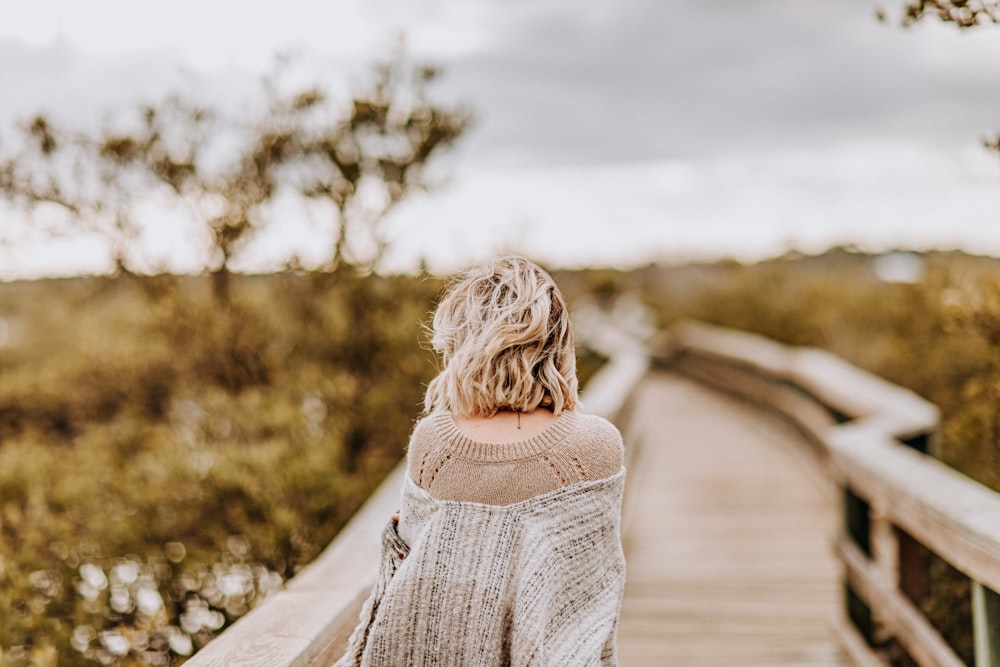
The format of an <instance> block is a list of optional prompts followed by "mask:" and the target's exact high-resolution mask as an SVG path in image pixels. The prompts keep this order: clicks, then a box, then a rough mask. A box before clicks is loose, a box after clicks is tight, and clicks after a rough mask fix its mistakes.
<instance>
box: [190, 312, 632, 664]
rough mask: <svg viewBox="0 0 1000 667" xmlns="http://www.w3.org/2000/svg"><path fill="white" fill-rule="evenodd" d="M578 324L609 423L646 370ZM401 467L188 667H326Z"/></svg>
mask: <svg viewBox="0 0 1000 667" xmlns="http://www.w3.org/2000/svg"><path fill="white" fill-rule="evenodd" d="M590 315H591V316H589V317H585V318H584V319H585V320H587V321H586V325H585V326H582V327H580V326H578V327H577V335H578V337H579V338H580V339H581V340H587V341H588V342H589V341H590V340H593V341H594V347H595V349H597V351H598V352H600V353H602V354H603V355H604V356H606V357H608V358H609V360H608V362H607V363H606V364H604V366H602V367H601V368H600V369H599V370H598V371H597V373H595V374H594V376H593V377H592V378H591V380H590V381H589V382H588V383H587V387H586V390H585V391H584V392H583V396H582V397H581V403H582V404H583V406H584V410H585V411H586V412H588V413H591V414H598V415H601V416H603V417H605V418H608V419H611V420H612V421H615V420H616V419H618V418H620V417H621V415H622V414H623V412H624V411H625V410H626V409H627V405H628V399H629V397H630V396H631V394H632V392H633V390H634V388H635V386H636V385H637V384H638V382H639V380H640V379H641V378H642V376H643V375H644V374H645V372H646V370H647V368H648V366H649V357H648V353H647V352H646V349H645V347H644V346H643V345H642V343H641V342H640V341H638V340H636V338H635V337H634V335H632V336H630V335H626V334H623V333H621V332H620V331H618V330H617V329H616V328H615V327H614V326H613V325H612V324H609V323H608V319H607V318H604V317H601V316H600V315H594V314H593V313H591V314H590ZM403 475H405V464H404V463H403V462H401V463H400V464H399V465H397V466H396V468H395V469H394V470H393V471H392V472H391V473H390V474H389V476H388V477H387V478H386V480H385V481H384V482H382V484H381V485H380V486H379V487H378V489H377V490H376V491H375V493H374V494H373V495H372V496H371V497H370V498H369V499H368V501H367V502H366V503H365V504H364V506H363V507H362V508H361V509H360V510H359V511H358V513H357V514H355V516H354V517H353V518H352V519H351V521H350V522H349V523H348V524H347V525H346V526H345V527H344V528H343V530H341V531H340V533H339V534H338V535H337V537H336V538H335V539H334V540H333V542H331V543H330V545H329V546H328V547H327V548H326V549H325V550H324V551H323V552H322V553H321V554H320V556H319V557H318V558H317V559H316V560H315V561H313V562H312V563H310V564H309V565H308V566H307V567H306V568H305V569H303V571H302V572H300V573H299V574H297V575H296V576H295V577H294V578H293V579H292V580H291V581H290V582H289V583H288V585H287V586H286V587H285V588H284V589H283V590H281V591H280V592H278V593H276V594H274V595H272V596H270V597H269V598H267V599H266V600H264V601H263V602H262V603H261V604H260V605H259V606H258V607H256V608H255V609H253V610H252V611H251V612H250V613H249V614H247V615H246V616H244V617H243V618H241V619H240V620H239V621H237V622H236V623H234V624H233V625H232V626H231V627H229V628H227V629H226V630H225V631H224V632H222V633H221V634H220V635H219V636H218V637H216V638H215V639H213V640H212V641H211V642H209V643H208V644H207V645H206V646H205V647H204V648H202V649H201V650H200V651H198V653H196V654H195V655H194V657H192V658H191V659H190V660H188V661H187V662H186V663H185V666H186V667H227V666H232V665H239V666H240V667H328V666H329V665H331V664H332V663H333V662H334V660H336V659H337V658H338V657H339V655H340V653H341V652H342V651H343V649H344V647H345V646H346V643H347V639H348V637H349V635H350V632H351V630H353V628H354V626H355V625H356V624H357V621H358V614H359V613H360V610H361V605H362V604H363V602H364V600H365V597H366V596H367V594H368V592H369V590H370V589H371V586H372V583H373V582H374V581H375V577H376V574H377V569H378V555H379V551H380V549H381V534H382V529H383V528H384V527H385V523H386V521H387V520H388V518H389V517H390V516H391V515H392V513H393V512H394V511H396V510H397V509H398V501H399V494H400V489H401V488H402V482H403Z"/></svg>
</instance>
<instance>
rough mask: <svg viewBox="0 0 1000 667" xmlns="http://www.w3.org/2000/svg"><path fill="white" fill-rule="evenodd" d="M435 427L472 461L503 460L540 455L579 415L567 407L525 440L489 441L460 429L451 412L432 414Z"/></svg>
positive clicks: (564, 432)
mask: <svg viewBox="0 0 1000 667" xmlns="http://www.w3.org/2000/svg"><path fill="white" fill-rule="evenodd" d="M431 418H432V420H433V422H432V423H433V424H434V429H435V431H436V432H437V435H438V437H440V438H441V439H442V440H443V441H444V442H445V443H446V444H447V445H448V447H449V448H450V449H451V450H452V451H453V452H454V454H455V455H456V456H458V457H460V458H463V459H466V460H469V461H479V462H482V463H503V462H510V461H517V460H520V459H527V458H531V457H533V456H538V455H539V454H542V453H544V452H546V451H548V450H549V449H551V448H552V447H554V446H556V445H558V444H559V443H560V442H562V441H563V440H564V439H565V438H566V436H567V435H569V433H570V432H571V431H572V430H573V428H574V426H575V425H576V419H577V415H576V413H575V412H574V411H572V410H563V411H562V412H561V413H560V414H559V416H558V417H556V419H555V421H553V422H552V423H551V424H549V425H548V426H546V427H545V429H544V430H543V431H541V432H540V433H537V434H535V435H533V436H531V437H529V438H525V439H523V440H512V441H509V442H485V441H482V440H473V439H472V438H470V437H469V436H468V435H466V434H465V433H463V432H462V431H461V430H459V428H458V426H457V425H456V424H455V420H454V419H453V418H452V416H451V413H450V412H436V413H434V414H433V415H432V417H431Z"/></svg>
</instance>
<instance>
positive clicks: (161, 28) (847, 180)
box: [0, 0, 1000, 278]
mask: <svg viewBox="0 0 1000 667" xmlns="http://www.w3.org/2000/svg"><path fill="white" fill-rule="evenodd" d="M901 5H902V0H846V1H840V2H838V1H835V0H830V1H825V0H816V1H813V2H809V3H801V2H790V1H781V2H779V1H770V2H767V1H756V0H745V1H742V2H739V3H736V2H729V1H724V0H700V1H699V2H683V3H682V2H666V1H664V0H518V1H513V2H512V1H509V0H466V1H464V2H447V1H445V0H340V1H339V2H336V3H332V2H328V1H324V2H319V1H313V0H282V2H280V3H279V2H271V1H258V2H253V3H246V2H239V3H237V2H231V1H228V0H225V1H224V0H213V2H211V3H205V2H194V1H193V0H174V1H173V2H170V3H168V2H165V1H163V0H155V1H154V0H146V1H143V2H136V1H135V0H88V2H86V3H80V2H76V1H74V0H33V2H30V3H17V4H16V5H15V6H14V7H13V8H11V7H8V8H6V9H5V11H4V17H3V20H2V21H0V91H3V92H2V93H0V138H2V136H3V134H2V130H3V129H4V128H9V126H10V124H11V123H12V122H14V119H16V118H20V117H24V116H26V115H28V114H30V113H32V112H34V111H36V110H38V109H45V110H48V111H50V112H51V113H53V114H55V115H56V116H58V117H60V118H64V119H67V120H72V121H74V122H98V121H97V120H96V119H99V118H101V117H102V115H103V114H106V113H107V111H108V110H109V109H115V108H125V107H128V105H130V104H134V103H135V101H136V100H140V99H153V98H155V97H157V96H159V95H161V94H163V93H165V92H167V91H169V90H174V89H179V88H184V89H185V90H194V91H197V92H198V94H200V95H203V96H204V97H205V98H206V99H208V100H211V101H212V102H213V103H215V104H219V105H226V104H238V101H239V100H240V99H243V98H244V97H245V96H246V95H248V94H249V91H252V90H253V89H254V86H255V85H256V81H257V77H259V75H260V74H261V73H262V72H264V71H265V70H267V69H268V67H269V66H270V64H271V63H272V62H273V58H274V54H275V53H279V52H281V53H292V54H296V55H297V56H298V58H299V62H301V63H303V65H302V66H303V67H305V68H306V69H308V70H309V71H310V72H311V73H312V75H313V76H315V77H316V78H318V79H320V80H321V81H323V82H324V83H326V84H327V85H329V86H330V87H331V88H333V89H344V88H345V86H346V87H349V86H350V85H351V82H352V81H353V82H357V81H359V80H361V79H362V78H363V75H364V72H365V71H366V66H367V64H368V63H370V62H372V61H373V60H376V59H378V58H379V57H382V56H384V55H385V54H386V53H387V51H388V50H389V49H390V48H391V47H392V45H393V44H394V43H395V40H396V39H397V37H398V35H399V34H401V33H405V35H406V41H407V44H408V45H409V50H410V52H411V53H413V54H415V55H416V56H419V57H422V58H426V59H429V60H432V61H434V62H437V63H439V64H441V65H443V66H444V69H445V78H444V79H443V80H442V81H441V83H440V86H439V88H438V93H439V96H440V97H442V98H443V99H448V100H455V101H460V102H462V103H463V104H466V105H468V106H470V107H471V108H472V109H473V110H474V112H475V116H476V125H475V127H474V129H473V130H472V131H471V132H470V133H469V134H468V136H467V137H466V138H465V139H464V140H463V143H462V144H461V145H460V147H459V148H458V149H457V150H456V151H454V152H453V153H451V154H449V155H448V156H447V157H446V158H445V159H444V160H442V161H441V163H440V164H439V165H438V167H439V169H438V170H437V180H438V181H439V186H438V187H436V188H435V189H434V190H433V191H432V192H430V193H428V194H421V195H420V196H417V197H414V198H413V199H412V200H410V201H408V202H406V203H405V204H404V205H403V206H401V207H400V208H399V209H397V210H396V211H395V212H394V214H393V215H392V217H391V219H390V220H389V221H388V222H389V224H390V227H391V229H392V238H393V246H392V248H391V251H390V255H389V258H388V261H389V265H390V266H392V267H412V266H414V265H415V264H416V262H417V261H418V260H419V259H420V258H421V257H426V258H427V259H428V260H429V261H430V263H431V265H432V267H436V268H439V269H441V270H449V269H452V268H455V267H457V266H460V265H462V264H465V263H468V262H469V261H473V260H475V259H478V258H481V257H483V256H484V255H487V254H489V253H492V252H496V251H499V250H515V251H519V252H524V253H526V254H529V255H531V256H533V257H536V258H538V259H540V260H543V261H546V262H549V263H551V264H554V265H580V264H622V265H628V264H636V263H641V262H646V261H651V260H667V261H682V260H685V259H691V258H712V257H721V256H733V257H737V258H740V259H746V260H750V259H755V258H759V257H764V256H769V255H774V254H778V253H781V252H784V251H787V250H790V249H799V250H803V251H806V252H815V251H820V250H822V249H824V248H825V247H828V246H829V245H832V244H840V243H853V244H857V245H860V246H862V247H865V248H869V249H886V248H893V247H907V248H927V247H962V248H965V249H967V250H970V251H973V252H987V253H1000V225H998V224H996V222H995V220H994V217H995V212H996V211H997V210H1000V158H998V157H996V156H993V155H991V154H989V153H987V152H986V151H985V150H983V149H982V148H981V147H980V144H981V141H982V139H983V138H985V137H987V136H990V135H992V134H995V133H997V132H1000V112H998V110H1000V83H998V82H997V78H996V73H997V71H1000V28H992V27H983V28H981V29H980V30H978V31H971V32H966V33H959V32H958V31H956V30H955V29H953V28H949V27H947V26H943V25H939V24H936V23H934V22H932V21H927V22H925V23H924V24H920V25H917V26H915V27H913V28H910V29H908V30H904V29H902V28H900V27H898V26H897V25H893V24H888V25H887V24H883V23H879V22H877V21H876V20H875V18H874V14H875V9H876V8H877V7H879V6H881V7H882V8H884V9H885V10H886V11H887V13H888V14H889V15H890V17H894V16H898V14H899V10H900V6H901ZM328 233H329V230H323V229H318V228H316V227H314V226H310V225H307V224H305V223H303V224H298V223H296V222H295V221H287V222H286V223H285V224H283V226H282V229H281V230H280V232H278V231H275V232H274V233H271V234H268V233H264V234H262V235H261V236H260V238H258V239H257V240H256V241H255V243H254V244H253V245H252V246H251V247H249V248H248V249H247V253H246V256H245V257H244V259H243V262H244V264H245V266H246V267H247V268H267V267H268V266H269V262H270V263H275V262H280V261H281V260H282V259H284V258H287V256H288V255H289V254H291V253H292V252H296V253H299V254H301V255H303V256H304V257H306V258H308V257H309V251H310V248H316V247H319V246H321V245H322V242H323V241H325V238H322V239H321V241H320V242H317V239H318V238H320V237H322V236H323V235H324V234H328ZM149 243H150V247H149V248H147V250H146V256H147V258H148V261H149V262H150V265H151V266H152V265H156V264H162V263H164V262H166V263H170V264H172V265H174V266H177V267H180V268H183V267H185V266H186V267H188V268H196V267H197V266H198V261H200V260H199V259H197V258H192V257H188V256H186V255H185V253H187V252H188V251H186V250H184V249H183V248H184V244H183V243H181V242H180V241H179V240H178V239H171V238H169V237H168V236H162V237H157V236H155V235H151V237H150V241H149ZM0 262H2V265H0V278H10V277H18V276H29V275H37V274H40V273H41V274H45V273H50V274H51V273H65V272H72V271H78V270H101V269H102V268H104V267H106V266H107V264H106V262H107V258H106V257H105V256H104V254H102V252H101V251H100V249H99V248H97V247H96V246H93V247H92V246H84V245H80V244H73V245H70V244H65V243H63V244H58V243H57V244H48V245H44V246H34V247H32V248H24V247H19V248H17V249H16V250H15V251H11V250H10V249H8V250H6V251H4V250H0Z"/></svg>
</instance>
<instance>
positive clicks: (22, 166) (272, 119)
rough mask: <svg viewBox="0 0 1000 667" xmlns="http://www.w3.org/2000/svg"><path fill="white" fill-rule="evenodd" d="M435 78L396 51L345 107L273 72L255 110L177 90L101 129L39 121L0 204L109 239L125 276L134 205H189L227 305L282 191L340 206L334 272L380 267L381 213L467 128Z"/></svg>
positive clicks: (6, 180)
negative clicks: (231, 115)
mask: <svg viewBox="0 0 1000 667" xmlns="http://www.w3.org/2000/svg"><path fill="white" fill-rule="evenodd" d="M438 73H439V72H438V70H437V69H436V68H434V67H429V66H426V65H416V66H414V65H412V64H410V63H408V62H407V61H406V60H405V58H404V57H403V56H402V55H401V54H397V55H396V56H395V57H394V58H393V59H392V60H391V61H390V62H388V63H385V64H382V65H379V66H378V67H376V69H375V77H374V82H373V83H372V84H371V85H370V86H369V87H368V89H367V90H363V91H362V92H361V93H360V94H358V95H355V96H354V97H353V98H352V99H351V100H350V101H349V102H348V103H347V104H342V103H338V100H335V99H332V98H331V97H330V96H329V95H328V94H327V93H326V91H325V90H324V89H323V88H322V87H321V86H318V85H314V86H292V87H286V86H284V85H283V84H284V81H283V77H282V70H281V69H279V70H278V71H277V72H276V74H274V75H272V76H271V77H268V78H266V79H265V80H264V84H263V86H262V88H263V94H262V97H263V102H264V103H263V104H262V105H261V107H260V109H259V110H257V111H256V112H250V113H247V114H246V115H245V116H244V117H242V118H239V119H227V118H223V117H222V116H221V115H220V114H219V113H217V112H214V111H212V110H210V109H207V108H205V107H203V106H201V105H199V104H196V103H195V102H193V101H192V100H191V99H190V98H189V97H186V96H184V95H180V94H178V95H172V96H170V97H167V98H165V99H164V100H161V101H160V102H157V103H155V104H152V105H144V106H141V107H140V108H139V109H138V110H137V113H135V114H134V115H133V116H132V117H128V118H125V119H124V120H122V119H118V121H117V124H116V126H114V127H112V128H104V129H102V130H101V131H98V132H88V131H83V130H77V131H69V130H66V129H63V128H61V127H58V126H57V124H56V123H54V122H53V121H52V120H51V119H50V118H48V117H46V116H44V115H39V116H37V117H36V118H35V119H34V120H33V121H32V122H30V123H28V124H26V125H24V126H23V127H21V128H20V132H19V136H20V138H21V141H20V143H19V144H17V145H15V146H14V147H13V149H12V150H10V151H9V152H8V153H7V154H6V155H5V156H2V157H0V198H3V199H5V200H6V201H8V202H9V203H11V204H13V205H15V207H17V209H18V210H20V211H22V212H23V213H25V214H26V217H27V219H28V220H29V221H30V222H31V224H32V225H34V226H35V228H36V229H40V228H41V227H40V226H41V225H43V224H44V225H45V228H44V231H45V232H46V233H60V234H81V233H87V234H94V233H96V234H99V235H101V236H103V237H104V238H106V239H107V240H108V242H109V244H110V245H111V249H112V255H113V257H114V261H115V265H116V267H117V270H118V272H120V273H131V272H133V271H132V266H131V258H132V252H133V251H134V245H135V240H136V238H137V237H138V236H139V233H140V231H141V229H142V228H143V225H144V220H143V218H142V216H140V215H139V213H138V204H139V203H144V204H148V203H150V202H155V203H156V204H158V205H159V206H161V207H183V208H185V209H186V210H188V211H190V214H191V215H192V216H193V218H194V219H195V220H196V221H198V223H199V224H200V225H202V227H203V229H205V230H206V231H207V232H208V234H207V238H208V240H209V250H210V259H209V260H208V261H207V262H206V267H205V268H206V270H207V271H208V272H209V273H210V274H211V276H212V283H213V289H214V293H215V296H216V299H217V301H218V303H220V304H228V303H229V301H230V299H231V295H230V279H229V276H230V270H231V263H232V260H233V259H234V257H236V256H237V255H238V254H239V252H240V250H241V249H242V247H243V246H244V245H245V244H246V242H247V241H248V240H249V239H250V238H252V237H253V235H254V234H255V233H256V232H257V231H258V230H260V229H261V228H262V227H263V226H265V225H268V224H278V223H277V221H275V220H271V219H270V217H271V216H270V215H269V206H270V204H272V203H273V202H274V200H275V199H276V197H277V196H278V195H279V194H281V193H290V194H293V195H295V196H296V197H298V198H299V199H301V200H302V201H303V202H307V201H312V202H317V201H320V202H325V203H327V204H330V205H332V211H333V215H334V217H335V218H336V219H335V223H336V224H335V226H336V229H337V231H336V234H335V238H334V239H332V240H331V242H330V246H331V248H330V258H329V268H331V269H336V270H343V269H347V268H351V269H368V270H373V269H375V268H377V265H378V262H379V260H380V258H381V256H382V254H383V251H384V248H385V246H386V244H387V242H388V239H386V238H385V236H384V234H383V231H382V228H381V221H382V219H383V218H384V216H385V214H386V213H387V212H388V211H389V210H390V209H391V208H393V207H394V206H395V205H396V204H398V203H399V202H400V201H401V200H402V199H403V198H404V197H405V196H406V195H407V194H408V193H409V192H411V191H412V190H413V189H415V188H419V187H423V186H424V185H425V184H424V181H423V179H422V178H421V174H422V171H423V169H424V167H425V166H426V164H427V163H428V162H429V161H430V160H431V158H432V157H433V156H434V155H436V154H438V153H441V152H442V150H443V149H445V148H447V147H449V146H451V145H452V144H453V143H454V142H455V141H456V140H457V139H458V138H459V137H460V136H461V135H462V134H463V132H464V131H465V130H466V129H467V127H468V125H469V122H470V115H469V114H468V112H466V111H465V110H463V109H458V108H449V107H445V106H442V105H439V104H436V103H434V102H433V101H431V100H430V99H429V98H428V95H427V89H428V86H429V85H430V84H431V83H432V82H433V81H434V80H435V79H436V78H437V76H438ZM220 156H221V158H220ZM53 209H55V210H57V211H58V213H59V214H60V215H58V216H54V215H53ZM147 215H148V213H147ZM365 240H367V241H368V245H367V249H366V248H365V247H364V246H365V243H364V242H363V241H365Z"/></svg>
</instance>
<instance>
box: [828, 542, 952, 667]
mask: <svg viewBox="0 0 1000 667" xmlns="http://www.w3.org/2000/svg"><path fill="white" fill-rule="evenodd" d="M837 550H838V552H839V553H840V555H841V558H842V560H843V561H844V563H845V565H846V574H847V579H848V581H850V582H851V585H852V586H853V587H854V588H855V590H857V591H858V593H859V594H860V595H861V597H862V598H864V599H865V600H866V601H868V604H869V605H870V606H871V607H873V608H876V609H879V610H880V612H881V613H880V620H881V622H883V623H885V625H886V626H887V628H888V630H889V632H890V634H892V635H893V636H894V637H895V638H896V639H897V640H898V641H899V643H900V644H902V645H903V647H904V648H905V649H906V652H907V653H909V654H910V655H911V656H913V658H914V659H915V660H916V661H917V663H918V664H920V665H923V666H924V667H965V663H963V662H962V660H961V659H959V657H958V656H957V655H955V652H954V651H953V650H952V649H951V647H950V646H948V644H947V643H946V642H945V641H944V639H943V638H942V637H941V635H940V634H939V633H938V632H937V631H936V630H935V629H934V628H933V627H932V626H931V624H930V623H929V622H928V621H927V619H926V618H925V617H924V615H923V613H921V612H920V610H919V609H917V608H916V607H915V606H914V605H913V603H912V602H910V601H909V600H908V599H907V598H906V597H905V596H904V595H903V594H902V593H901V592H900V591H899V590H898V589H897V588H896V584H895V582H893V581H888V580H886V577H885V573H884V572H882V570H880V569H879V568H878V566H877V565H876V564H875V563H873V562H871V561H869V560H868V559H867V558H866V557H865V555H864V554H863V553H862V552H861V550H860V549H858V548H857V547H856V546H855V545H854V543H853V542H851V541H850V540H848V539H846V538H842V539H840V540H838V542H837Z"/></svg>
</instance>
